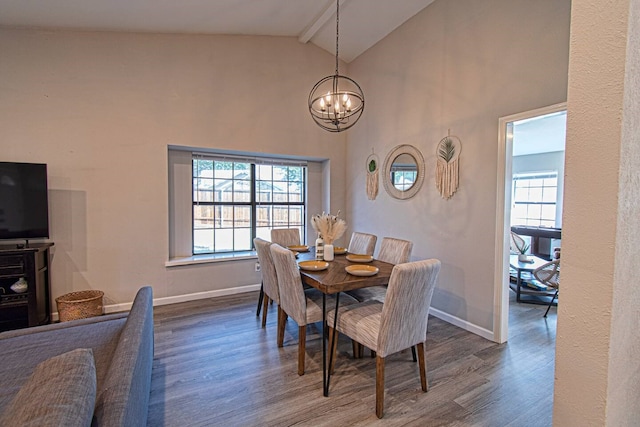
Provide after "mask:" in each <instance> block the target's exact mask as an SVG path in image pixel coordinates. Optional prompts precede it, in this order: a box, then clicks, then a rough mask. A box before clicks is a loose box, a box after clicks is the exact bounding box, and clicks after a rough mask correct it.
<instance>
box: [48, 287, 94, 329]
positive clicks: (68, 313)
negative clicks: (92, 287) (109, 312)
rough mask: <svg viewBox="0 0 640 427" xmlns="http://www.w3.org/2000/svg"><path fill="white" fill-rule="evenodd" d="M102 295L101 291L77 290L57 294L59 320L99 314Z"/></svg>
mask: <svg viewBox="0 0 640 427" xmlns="http://www.w3.org/2000/svg"><path fill="white" fill-rule="evenodd" d="M103 296H104V292H102V291H78V292H71V293H68V294H65V295H62V296H59V297H58V298H56V305H57V306H58V317H59V318H60V321H61V322H66V321H68V320H76V319H84V318H86V317H93V316H100V315H101V314H102V297H103Z"/></svg>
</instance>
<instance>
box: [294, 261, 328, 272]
mask: <svg viewBox="0 0 640 427" xmlns="http://www.w3.org/2000/svg"><path fill="white" fill-rule="evenodd" d="M298 265H299V266H300V268H301V269H303V270H307V271H321V270H326V269H327V268H328V267H329V263H328V262H326V261H300V262H299V263H298Z"/></svg>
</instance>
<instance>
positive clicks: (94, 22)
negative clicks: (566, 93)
mask: <svg viewBox="0 0 640 427" xmlns="http://www.w3.org/2000/svg"><path fill="white" fill-rule="evenodd" d="M339 1H340V49H339V51H340V58H341V59H343V60H344V61H347V62H350V61H352V60H353V59H355V58H356V57H357V56H358V55H360V54H361V53H362V52H364V51H366V50H367V49H369V48H370V47H371V46H373V45H374V44H376V43H377V42H378V41H380V40H381V39H383V38H384V37H385V36H386V35H388V34H389V33H390V32H392V31H393V30H394V29H395V28H397V27H398V26H400V25H401V24H402V23H404V22H405V21H407V20H408V19H410V18H411V17H412V16H414V15H415V14H416V13H418V12H420V11H421V10H422V9H424V8H425V7H427V6H428V5H429V4H431V3H432V2H433V1H434V0H339ZM335 12H336V1H335V0H207V1H204V0H181V1H175V0H153V1H151V0H55V1H51V0H0V25H2V26H9V27H28V28H44V29H73V30H99V31H130V32H153V33H194V34H237V35H240V34H242V35H268V36H290V37H297V38H298V40H299V41H300V42H301V43H307V42H310V43H313V44H315V45H317V46H319V47H321V48H322V49H325V50H327V51H328V52H330V53H331V54H334V55H335V32H336V19H335Z"/></svg>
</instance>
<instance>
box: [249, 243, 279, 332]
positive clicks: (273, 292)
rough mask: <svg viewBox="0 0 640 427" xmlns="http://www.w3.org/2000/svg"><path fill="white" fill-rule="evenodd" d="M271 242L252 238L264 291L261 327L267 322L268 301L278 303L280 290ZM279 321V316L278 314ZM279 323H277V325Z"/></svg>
mask: <svg viewBox="0 0 640 427" xmlns="http://www.w3.org/2000/svg"><path fill="white" fill-rule="evenodd" d="M271 244H272V243H271V242H268V241H266V240H264V239H261V238H259V237H256V238H255V239H253V246H254V247H255V248H256V252H257V253H258V262H260V272H261V273H262V290H263V292H264V298H263V299H264V307H263V309H262V310H263V311H262V327H263V328H264V327H265V326H266V324H267V311H268V310H267V308H268V304H269V302H270V301H273V302H275V303H276V304H277V305H278V306H279V305H280V292H279V290H278V276H277V275H276V267H275V265H274V264H273V258H272V257H271V249H270V247H271ZM278 322H280V316H278ZM279 326H280V324H278V327H279Z"/></svg>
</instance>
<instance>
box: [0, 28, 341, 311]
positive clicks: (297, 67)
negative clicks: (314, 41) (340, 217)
mask: <svg viewBox="0 0 640 427" xmlns="http://www.w3.org/2000/svg"><path fill="white" fill-rule="evenodd" d="M0 58H2V59H1V60H0V156H1V158H2V160H5V161H24V162H42V163H47V164H48V172H49V189H50V190H49V191H50V222H51V232H52V234H51V240H52V241H54V242H55V247H54V256H53V262H52V282H53V285H52V302H53V299H54V298H55V297H57V296H59V295H62V294H65V293H67V292H71V291H76V290H81V289H100V290H103V291H104V292H105V304H107V305H110V304H120V303H128V302H130V301H132V300H133V297H134V296H135V293H136V291H137V290H138V288H139V287H140V286H143V285H151V286H152V287H153V290H154V296H155V297H156V298H168V297H171V296H178V295H184V294H200V295H209V294H208V293H210V292H213V291H216V290H220V289H227V288H234V287H240V288H241V287H243V286H247V285H254V284H257V283H259V282H260V276H259V273H256V272H255V271H254V263H255V260H248V261H233V262H218V263H214V264H206V265H196V266H187V267H175V268H167V267H165V265H164V264H165V262H166V261H167V259H168V235H169V231H168V230H169V219H168V206H169V202H168V172H167V167H168V166H167V165H168V160H167V147H168V146H169V145H184V146H191V147H202V148H217V149H228V150H234V151H248V152H257V153H272V154H276V155H277V154H283V155H294V156H302V157H307V158H314V159H318V160H320V159H324V160H329V161H328V162H327V164H330V169H331V170H330V175H331V178H332V181H333V182H338V183H339V182H342V181H344V171H345V162H344V158H345V152H346V149H345V141H346V137H345V135H343V134H332V133H329V132H326V131H323V130H322V129H320V128H319V127H318V126H317V125H315V123H314V122H313V120H312V119H311V118H310V117H309V112H308V109H307V106H306V99H307V97H308V94H309V91H310V90H311V88H312V87H313V85H314V84H315V83H316V81H317V80H319V79H320V78H322V77H324V76H325V75H328V74H331V73H332V72H333V64H334V62H333V60H332V56H331V55H330V54H329V53H327V52H325V51H323V50H321V49H319V48H317V47H315V46H313V45H311V44H308V45H303V44H301V43H299V42H298V41H297V40H296V39H295V38H287V37H250V36H204V35H157V34H132V33H106V32H64V31H59V32H58V31H34V30H19V29H8V28H0ZM329 203H330V205H331V208H332V209H333V210H337V209H342V211H343V212H346V211H347V208H346V206H345V189H344V187H343V186H341V185H336V186H332V188H331V192H330V195H329V198H328V200H327V204H329ZM203 293H204V294H203ZM54 311H55V307H54Z"/></svg>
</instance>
